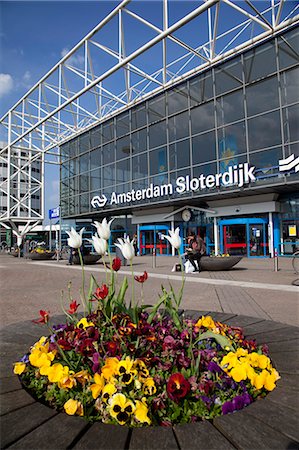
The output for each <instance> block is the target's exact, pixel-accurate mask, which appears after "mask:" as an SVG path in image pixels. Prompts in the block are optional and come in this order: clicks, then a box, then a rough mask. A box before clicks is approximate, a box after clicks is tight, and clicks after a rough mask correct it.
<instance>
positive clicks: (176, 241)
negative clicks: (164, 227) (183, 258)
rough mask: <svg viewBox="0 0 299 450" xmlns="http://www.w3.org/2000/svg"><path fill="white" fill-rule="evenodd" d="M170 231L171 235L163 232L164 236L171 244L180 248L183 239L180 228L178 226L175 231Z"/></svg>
mask: <svg viewBox="0 0 299 450" xmlns="http://www.w3.org/2000/svg"><path fill="white" fill-rule="evenodd" d="M168 233H169V234H170V236H166V235H165V234H163V237H164V238H165V239H167V240H168V241H169V242H170V244H171V245H172V246H173V247H174V248H175V249H176V250H178V249H179V248H180V246H181V243H182V239H181V237H180V229H179V227H177V228H176V229H175V231H172V230H168Z"/></svg>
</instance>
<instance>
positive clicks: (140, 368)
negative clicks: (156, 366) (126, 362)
mask: <svg viewBox="0 0 299 450" xmlns="http://www.w3.org/2000/svg"><path fill="white" fill-rule="evenodd" d="M133 368H134V369H136V370H137V372H138V380H139V381H143V380H144V379H145V378H147V377H148V376H149V371H148V369H147V368H146V365H145V363H144V362H143V361H142V360H141V359H136V360H135V361H134V363H133Z"/></svg>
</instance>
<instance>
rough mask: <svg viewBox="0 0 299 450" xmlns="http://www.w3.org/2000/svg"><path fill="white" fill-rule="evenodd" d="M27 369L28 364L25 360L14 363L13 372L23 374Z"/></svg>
mask: <svg viewBox="0 0 299 450" xmlns="http://www.w3.org/2000/svg"><path fill="white" fill-rule="evenodd" d="M25 369H26V364H25V363H23V362H16V363H14V369H13V372H14V373H15V374H16V375H21V373H23V372H24V370H25Z"/></svg>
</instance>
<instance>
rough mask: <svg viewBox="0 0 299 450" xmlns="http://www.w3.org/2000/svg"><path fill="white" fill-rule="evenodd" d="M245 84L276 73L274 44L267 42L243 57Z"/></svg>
mask: <svg viewBox="0 0 299 450" xmlns="http://www.w3.org/2000/svg"><path fill="white" fill-rule="evenodd" d="M244 70H245V82H246V83H250V82H251V81H254V80H258V79H259V78H264V77H267V76H268V75H270V74H271V73H274V72H276V70H277V68H276V58H275V43H274V41H271V42H268V43H267V44H264V45H262V46H261V47H257V48H254V49H253V50H250V51H249V52H248V53H246V54H245V56H244Z"/></svg>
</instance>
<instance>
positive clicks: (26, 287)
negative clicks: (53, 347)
mask: <svg viewBox="0 0 299 450" xmlns="http://www.w3.org/2000/svg"><path fill="white" fill-rule="evenodd" d="M177 261H178V260H177V258H173V257H164V256H158V257H157V258H156V267H155V268H153V265H154V264H153V259H152V257H151V256H139V257H136V258H135V259H134V261H133V269H134V273H135V274H138V273H142V272H143V271H144V270H146V271H147V272H148V274H149V279H148V280H147V281H146V282H145V284H144V297H145V302H146V303H147V304H153V303H155V302H156V301H157V299H158V295H159V293H160V292H161V284H163V286H165V287H166V288H169V284H170V283H171V285H172V286H173V288H174V289H175V290H177V291H178V290H179V288H180V286H181V280H182V274H181V273H178V272H172V271H171V269H172V267H173V265H174V263H175V262H177ZM91 274H93V275H94V276H95V278H96V280H97V281H98V283H99V284H101V283H102V282H105V271H104V266H103V264H102V263H101V262H100V263H97V264H96V265H93V266H86V267H85V278H86V288H88V286H87V285H88V281H89V276H90V275H91ZM0 275H1V276H0V292H1V295H0V297H1V321H0V326H1V327H5V326H7V325H11V324H14V323H15V324H17V323H18V322H22V321H24V320H31V319H34V318H36V317H38V315H39V310H40V309H46V310H49V311H50V313H51V315H57V314H61V312H62V310H61V301H63V303H64V306H68V304H69V301H68V285H69V282H71V293H72V297H73V299H76V300H77V301H78V302H80V296H79V290H80V287H81V283H82V276H81V268H80V266H68V265H67V261H65V260H61V261H59V262H57V261H54V260H53V261H52V260H51V261H40V262H36V261H34V262H33V261H31V260H28V259H23V258H22V259H21V258H14V257H12V256H10V255H1V256H0ZM123 276H127V277H128V278H129V284H130V277H131V270H130V267H129V266H125V267H122V268H121V270H120V271H119V272H118V284H120V283H121V280H122V277H123ZM298 277H299V276H298V275H296V274H295V273H294V270H293V267H292V261H291V259H290V258H279V271H278V272H275V271H274V261H273V260H271V259H247V258H244V259H242V260H241V261H240V262H239V263H238V264H237V265H236V266H235V267H234V268H233V269H232V270H230V271H225V272H205V271H204V272H201V273H200V274H198V273H197V274H189V275H187V277H186V284H185V289H184V296H183V301H182V305H181V307H182V308H184V309H196V310H201V311H217V312H224V313H233V314H242V315H247V316H252V317H259V318H263V319H268V320H274V321H278V322H283V323H285V324H289V325H295V326H298V318H299V288H298V287H296V286H295V285H294V284H293V283H294V282H295V280H296V279H298ZM62 293H63V295H62ZM135 293H136V299H140V285H139V284H138V283H136V282H135ZM130 295H131V293H130V288H129V290H128V292H127V299H129V298H130Z"/></svg>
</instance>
